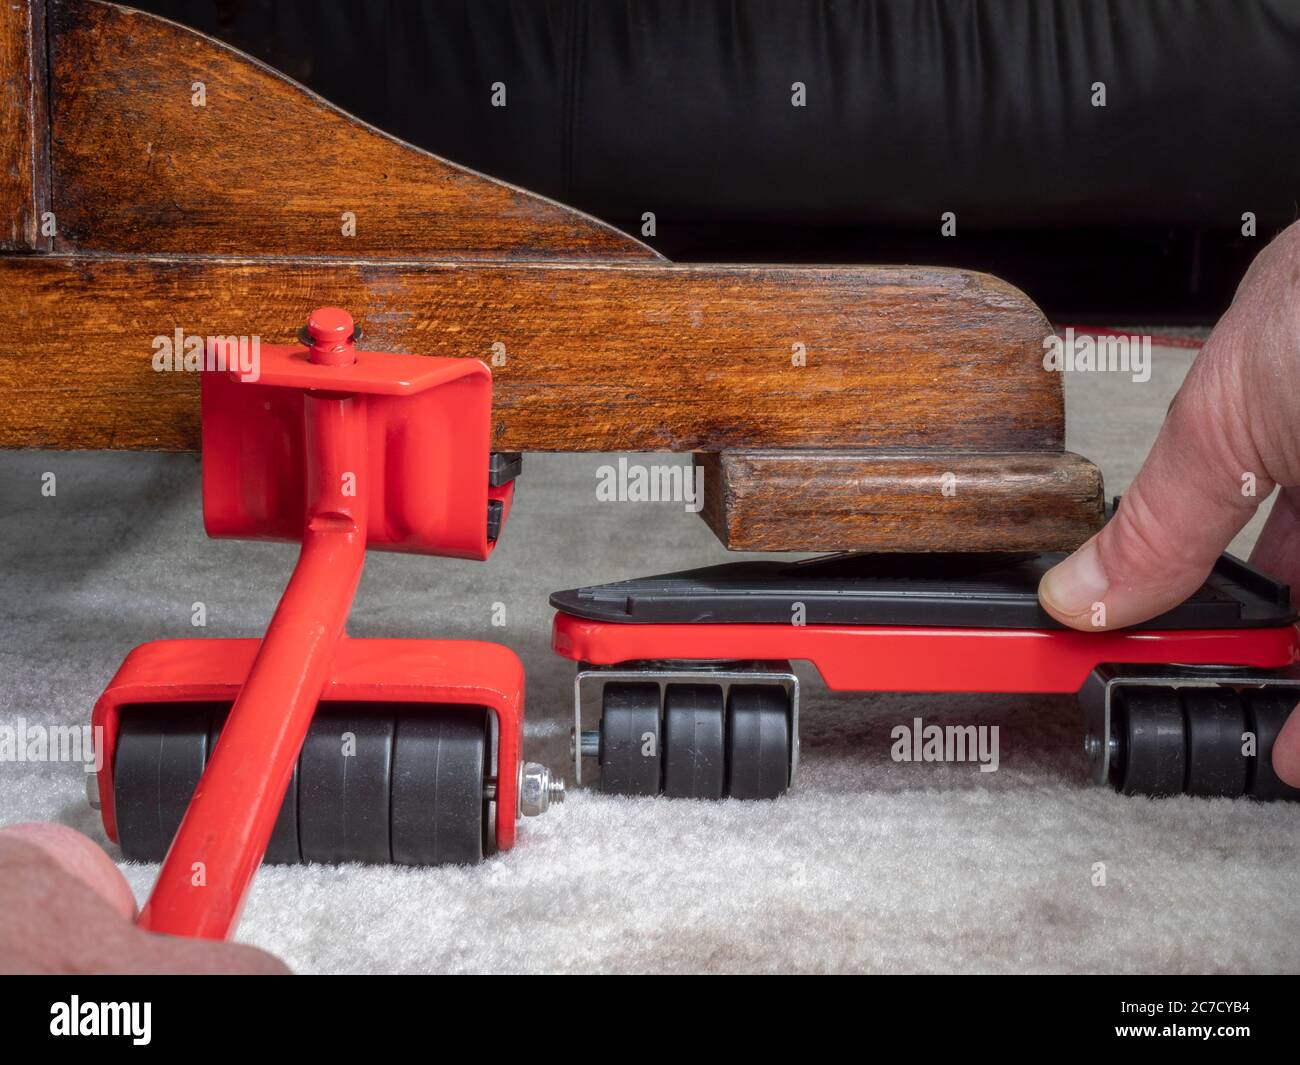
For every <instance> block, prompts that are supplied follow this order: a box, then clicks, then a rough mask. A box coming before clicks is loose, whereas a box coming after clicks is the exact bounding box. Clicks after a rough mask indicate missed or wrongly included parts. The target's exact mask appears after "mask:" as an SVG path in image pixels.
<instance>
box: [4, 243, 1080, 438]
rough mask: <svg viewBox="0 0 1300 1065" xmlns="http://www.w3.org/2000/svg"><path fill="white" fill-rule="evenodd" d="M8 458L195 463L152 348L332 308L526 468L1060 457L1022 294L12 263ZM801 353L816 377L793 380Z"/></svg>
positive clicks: (628, 271)
mask: <svg viewBox="0 0 1300 1065" xmlns="http://www.w3.org/2000/svg"><path fill="white" fill-rule="evenodd" d="M0 291H3V292H4V293H5V300H4V303H3V306H2V307H0V336H2V338H3V339H0V446H8V447H15V446H18V447H60V448H144V449H156V450H186V449H194V448H196V447H197V446H198V442H199V424H198V398H197V397H198V382H197V375H196V374H189V373H157V372H155V371H154V370H153V368H152V358H153V338H154V337H155V336H168V337H170V336H172V335H173V333H174V331H175V330H176V329H177V328H180V329H182V330H184V331H185V332H186V333H189V334H199V335H204V336H206V335H231V334H233V335H240V334H243V335H250V336H251V335H257V336H259V337H261V339H262V341H263V342H265V343H285V342H289V341H291V340H292V338H293V337H294V336H295V335H296V334H297V331H298V329H299V328H300V326H301V325H302V323H303V322H304V321H305V320H306V317H307V314H308V312H309V311H310V310H311V309H312V308H313V307H316V306H319V305H322V304H335V305H338V306H342V307H345V308H347V309H349V310H350V311H351V312H352V314H353V316H354V317H355V318H356V320H357V322H358V323H359V324H361V326H362V327H363V328H364V329H365V332H366V341H365V346H366V347H367V348H370V349H372V350H378V351H397V352H410V353H415V354H427V355H451V356H461V357H474V358H482V359H484V360H485V361H490V360H491V357H492V347H493V344H495V343H500V344H503V345H504V350H505V354H506V363H505V365H504V366H494V367H493V372H494V375H495V379H496V386H495V397H494V407H495V445H496V446H497V447H498V448H501V449H503V450H512V451H585V450H592V451H598V450H621V451H658V450H672V451H690V450H704V451H724V450H730V449H737V448H763V447H816V448H831V447H871V448H880V449H897V448H913V447H931V448H946V449H947V448H956V449H966V450H980V451H1008V450H1034V451H1040V450H1059V449H1060V448H1061V446H1062V441H1063V436H1064V431H1063V430H1064V413H1063V407H1062V396H1061V382H1060V377H1059V375H1057V374H1053V373H1050V372H1047V371H1045V370H1044V369H1043V367H1042V350H1043V349H1042V338H1043V337H1044V336H1046V335H1047V334H1048V332H1049V326H1048V325H1047V323H1046V322H1045V321H1044V320H1043V318H1042V315H1041V314H1040V312H1039V311H1038V309H1037V308H1036V307H1035V306H1034V305H1033V304H1032V303H1031V302H1030V301H1029V300H1028V299H1026V298H1025V297H1024V295H1023V294H1022V293H1020V292H1019V291H1018V290H1016V289H1014V288H1012V287H1011V286H1009V285H1007V284H1005V283H1004V282H1001V281H998V280H996V279H994V278H991V277H988V276H986V275H982V274H974V273H968V272H964V271H957V270H943V269H935V268H906V267H834V268H830V267H825V268H823V267H771V266H690V265H673V264H653V263H651V264H604V265H579V264H540V263H533V264H511V265H505V264H500V263H494V264H482V263H464V262H462V263H378V262H351V261H348V262H344V261H333V262H329V261H326V262H320V261H316V262H310V261H307V262H305V261H289V260H271V259H247V260H226V259H208V258H186V257H171V258H169V257H143V256H77V255H72V256H64V255H50V256H21V257H14V256H11V257H8V258H0ZM795 345H803V346H804V349H805V350H806V365H803V366H795V365H792V361H793V356H792V348H793V347H794V346H795Z"/></svg>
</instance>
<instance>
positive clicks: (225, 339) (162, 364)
mask: <svg viewBox="0 0 1300 1065" xmlns="http://www.w3.org/2000/svg"><path fill="white" fill-rule="evenodd" d="M153 368H154V370H155V371H156V372H158V373H169V372H173V373H198V372H199V371H200V370H207V371H209V372H213V371H215V372H218V373H225V372H227V371H231V370H233V371H235V372H237V373H238V374H239V379H240V380H241V381H246V382H249V383H251V382H253V381H256V380H257V379H258V378H259V377H261V376H262V338H261V337H260V336H206V337H205V336H200V335H199V334H197V333H187V332H185V330H184V329H182V328H181V327H180V326H177V327H176V331H175V333H173V334H172V335H171V336H167V335H166V334H165V333H159V334H158V336H156V337H154V338H153Z"/></svg>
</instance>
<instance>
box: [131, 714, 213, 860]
mask: <svg viewBox="0 0 1300 1065" xmlns="http://www.w3.org/2000/svg"><path fill="white" fill-rule="evenodd" d="M216 705H217V704H213V703H156V704H139V705H136V706H129V707H123V708H122V716H121V722H120V724H119V726H118V731H117V742H116V748H115V753H114V755H113V808H114V812H115V816H116V819H117V838H118V842H119V843H120V844H121V847H122V854H123V856H125V857H126V858H128V859H130V860H131V861H136V862H160V861H162V860H163V858H164V857H165V856H166V854H167V848H168V847H170V846H171V843H172V839H173V837H175V835H176V830H177V829H178V828H179V827H180V824H181V818H182V817H184V816H185V808H186V807H187V806H189V802H190V797H191V796H192V795H193V794H194V789H195V788H196V787H197V786H198V783H199V777H201V776H202V775H203V767H204V765H205V764H206V763H207V756H208V732H209V729H210V727H211V724H212V716H213V712H214V709H215V706H216Z"/></svg>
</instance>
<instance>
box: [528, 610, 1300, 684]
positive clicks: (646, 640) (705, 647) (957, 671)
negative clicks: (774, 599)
mask: <svg viewBox="0 0 1300 1065" xmlns="http://www.w3.org/2000/svg"><path fill="white" fill-rule="evenodd" d="M551 646H552V648H553V649H554V650H555V652H556V653H557V654H559V655H561V656H562V657H564V658H570V659H573V660H574V661H577V662H588V663H590V664H592V665H617V664H619V663H623V662H634V661H638V660H653V659H684V660H688V661H689V660H693V661H708V660H743V659H791V660H794V661H807V662H811V663H812V664H813V665H814V666H815V667H816V668H817V671H818V672H819V673H820V674H821V677H822V679H823V680H824V681H825V682H826V686H827V687H828V688H830V689H832V690H834V691H896V692H1042V693H1071V692H1077V691H1078V690H1079V688H1080V687H1081V686H1082V685H1083V682H1084V681H1085V680H1086V679H1087V677H1088V674H1089V673H1091V672H1092V671H1093V670H1094V669H1096V668H1097V667H1098V666H1100V665H1104V664H1112V665H1115V664H1120V663H1134V664H1142V665H1165V666H1167V665H1175V664H1177V665H1214V666H1253V667H1256V668H1259V669H1276V668H1281V667H1284V666H1288V665H1291V664H1292V663H1294V662H1296V661H1300V631H1298V630H1297V628H1296V627H1295V626H1294V625H1284V626H1280V627H1276V628H1262V629H1206V630H1191V629H1188V630H1180V631H1172V632H1143V631H1140V632H1128V631H1118V632H1076V631H1074V630H1072V629H977V628H941V627H930V626H903V625H897V626H889V625H860V626H852V625H802V626H800V625H773V624H720V623H719V624H710V623H704V624H687V625H664V624H638V623H619V622H601V621H588V620H586V619H583V618H579V617H576V616H574V615H572V614H566V613H564V612H560V613H557V614H556V615H555V621H554V625H553V627H552V633H551Z"/></svg>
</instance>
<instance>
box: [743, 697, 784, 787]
mask: <svg viewBox="0 0 1300 1065" xmlns="http://www.w3.org/2000/svg"><path fill="white" fill-rule="evenodd" d="M789 786H790V701H789V698H788V697H787V696H786V693H785V690H784V689H783V688H778V687H776V686H775V685H770V684H768V685H740V686H737V687H734V688H732V689H731V691H730V692H729V693H728V695H727V794H728V795H730V796H731V797H732V798H733V799H775V798H776V797H777V796H779V795H782V794H784V793H785V791H786V789H787V788H788V787H789Z"/></svg>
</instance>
